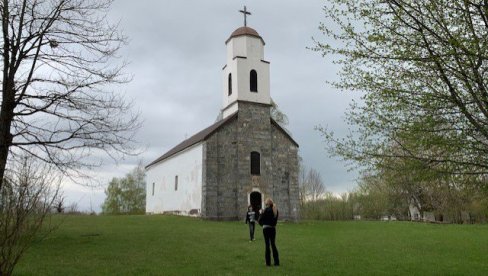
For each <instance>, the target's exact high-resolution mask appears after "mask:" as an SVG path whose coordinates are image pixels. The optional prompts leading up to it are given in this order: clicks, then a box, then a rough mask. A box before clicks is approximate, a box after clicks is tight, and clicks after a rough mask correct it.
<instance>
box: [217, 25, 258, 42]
mask: <svg viewBox="0 0 488 276" xmlns="http://www.w3.org/2000/svg"><path fill="white" fill-rule="evenodd" d="M241 35H249V36H254V37H257V38H259V39H261V41H262V42H263V45H264V44H265V43H264V40H263V38H262V37H261V36H260V35H259V34H258V32H257V31H256V30H254V29H253V28H250V27H240V28H237V29H236V30H235V31H234V32H232V34H231V35H230V36H229V38H228V39H227V40H226V41H225V44H227V42H229V40H231V39H232V38H233V37H238V36H241Z"/></svg>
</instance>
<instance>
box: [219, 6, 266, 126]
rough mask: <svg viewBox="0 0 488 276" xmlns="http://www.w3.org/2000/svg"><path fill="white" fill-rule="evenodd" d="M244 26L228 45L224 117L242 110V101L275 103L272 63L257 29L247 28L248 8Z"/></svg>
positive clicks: (224, 74)
mask: <svg viewBox="0 0 488 276" xmlns="http://www.w3.org/2000/svg"><path fill="white" fill-rule="evenodd" d="M240 12H242V13H243V14H244V26H243V27H240V28H238V29H236V30H235V31H234V32H233V33H232V34H231V35H230V37H229V38H228V39H227V41H226V42H225V44H226V45H227V64H226V65H225V66H224V68H223V70H222V71H223V88H224V89H223V101H222V116H223V118H226V117H228V116H229V115H231V114H233V113H235V112H236V111H238V110H239V102H251V103H260V104H265V105H270V104H271V98H270V88H269V62H268V61H266V60H264V45H265V43H264V40H263V38H262V37H261V36H260V35H259V34H258V32H256V30H254V29H253V28H250V27H247V22H246V16H247V15H248V14H250V13H249V12H248V11H247V10H246V7H245V6H244V10H241V11H240Z"/></svg>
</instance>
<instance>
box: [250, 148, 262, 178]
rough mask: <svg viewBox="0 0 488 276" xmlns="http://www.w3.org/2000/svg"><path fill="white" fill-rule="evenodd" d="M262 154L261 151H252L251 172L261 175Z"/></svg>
mask: <svg viewBox="0 0 488 276" xmlns="http://www.w3.org/2000/svg"><path fill="white" fill-rule="evenodd" d="M260 159H261V156H260V154H259V152H257V151H253V152H251V174H252V175H260V174H261V160H260Z"/></svg>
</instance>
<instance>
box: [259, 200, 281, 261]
mask: <svg viewBox="0 0 488 276" xmlns="http://www.w3.org/2000/svg"><path fill="white" fill-rule="evenodd" d="M264 203H265V204H266V208H265V209H264V210H260V215H259V219H258V222H259V225H261V226H263V235H264V243H265V246H266V251H265V255H264V257H265V260H266V265H267V266H270V265H271V250H270V248H269V247H270V245H271V249H272V250H273V260H274V265H275V266H279V265H280V259H279V256H278V248H276V244H275V240H276V223H277V222H278V208H277V207H276V205H275V204H274V203H273V200H271V198H267V199H266V201H265V202H264Z"/></svg>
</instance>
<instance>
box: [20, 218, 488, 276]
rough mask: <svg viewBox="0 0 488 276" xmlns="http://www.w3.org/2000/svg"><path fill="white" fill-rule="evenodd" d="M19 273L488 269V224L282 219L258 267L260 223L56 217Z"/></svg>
mask: <svg viewBox="0 0 488 276" xmlns="http://www.w3.org/2000/svg"><path fill="white" fill-rule="evenodd" d="M55 220H56V221H57V222H60V221H62V223H61V224H60V227H59V229H58V230H57V231H56V232H55V233H54V234H52V235H50V236H49V237H48V238H46V239H44V240H39V241H38V242H36V243H35V244H34V245H33V247H32V248H30V249H29V250H28V252H27V253H26V255H25V256H24V258H23V259H22V260H21V261H20V262H19V264H18V266H17V267H16V270H15V271H14V274H16V275H181V274H186V275H204V274H205V275H215V274H219V275H221V274H225V275H259V274H262V273H266V274H268V273H273V274H278V275H280V274H283V275H317V274H341V275H344V274H349V275H351V274H356V275H357V274H370V275H378V274H385V275H386V274H387V275H391V274H396V275H398V274H405V275H411V274H421V275H426V274H437V275H438V274H464V275H488V262H487V261H486V256H488V225H437V224H423V223H409V222H369V221H348V222H317V221H306V222H301V223H299V224H294V223H280V224H279V225H278V229H277V245H278V249H279V252H280V259H281V266H280V267H265V265H264V241H263V238H262V232H261V228H257V233H256V234H257V235H256V236H257V240H256V241H255V242H252V243H250V242H249V241H248V230H247V226H246V225H245V224H244V218H243V220H242V222H215V221H204V220H200V219H195V218H186V217H174V216H159V215H153V216H62V217H56V218H55Z"/></svg>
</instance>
